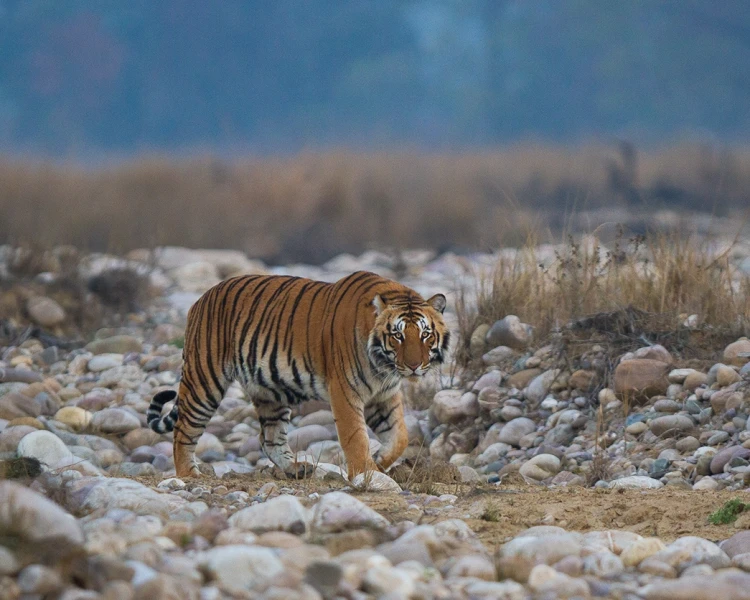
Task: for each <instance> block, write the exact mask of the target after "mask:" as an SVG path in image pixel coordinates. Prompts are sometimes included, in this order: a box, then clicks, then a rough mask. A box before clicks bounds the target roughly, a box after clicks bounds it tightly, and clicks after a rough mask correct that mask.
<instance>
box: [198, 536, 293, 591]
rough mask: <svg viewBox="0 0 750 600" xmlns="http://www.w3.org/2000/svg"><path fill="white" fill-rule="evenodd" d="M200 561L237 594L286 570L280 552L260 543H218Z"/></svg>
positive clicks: (215, 577) (209, 571) (213, 575)
mask: <svg viewBox="0 0 750 600" xmlns="http://www.w3.org/2000/svg"><path fill="white" fill-rule="evenodd" d="M197 562H198V564H199V566H200V567H201V568H202V569H204V570H205V571H206V572H207V573H208V574H209V575H210V576H211V578H212V579H213V580H215V581H216V582H218V583H219V584H220V585H221V587H222V588H224V589H225V590H227V591H228V592H230V593H235V594H240V593H243V592H247V591H249V590H252V589H253V588H254V587H256V586H259V585H261V584H263V583H265V582H268V581H270V580H272V579H273V578H274V577H277V576H278V575H281V574H282V573H283V571H284V565H283V563H282V562H281V560H279V558H277V556H276V553H275V552H274V551H273V550H271V549H270V548H263V547H260V546H238V545H235V546H217V547H215V548H212V549H211V550H208V551H207V552H204V553H203V555H201V556H200V557H199V558H198V561H197Z"/></svg>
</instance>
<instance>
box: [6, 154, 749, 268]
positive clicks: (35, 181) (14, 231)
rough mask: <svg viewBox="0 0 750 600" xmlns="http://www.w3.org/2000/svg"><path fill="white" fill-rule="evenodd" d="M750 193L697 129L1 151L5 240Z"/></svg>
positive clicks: (165, 234)
mask: <svg viewBox="0 0 750 600" xmlns="http://www.w3.org/2000/svg"><path fill="white" fill-rule="evenodd" d="M748 206H750V150H748V149H734V150H717V149H715V148H711V147H708V146H700V145H690V144H682V145H675V146H672V147H669V148H667V149H664V150H660V151H650V152H639V151H637V150H636V149H635V148H633V147H632V146H631V145H628V144H620V145H619V146H604V145H595V144H589V145H583V146H580V147H577V148H570V147H557V146H550V145H539V144H527V145H517V146H513V147H509V148H506V149H503V150H497V151H487V152H475V153H463V154H455V155H448V154H445V155H430V154H424V153H421V154H420V153H415V152H408V151H403V152H391V153H382V154H357V153H351V152H344V151H339V152H328V153H303V154H300V155H297V156H294V157H289V158H242V159H238V160H219V159H216V158H211V157H206V158H190V159H187V158H186V159H174V158H165V157H141V158H137V159H132V160H130V161H128V162H124V163H123V162H120V163H115V164H111V165H109V164H104V165H101V166H97V167H82V166H80V165H75V164H67V163H64V162H56V163H45V162H33V161H28V160H19V159H11V158H5V159H0V215H2V218H0V243H6V242H10V243H13V244H36V245H40V246H43V247H49V246H52V245H57V244H74V245H76V246H77V247H79V248H82V249H86V250H110V251H115V252H124V251H127V250H130V249H133V248H139V247H153V246H157V245H180V246H188V247H209V248H235V249H240V250H243V251H245V252H247V253H248V254H250V255H251V256H254V257H259V258H264V259H266V260H269V261H274V262H289V261H298V260H304V261H306V262H321V261H324V260H326V259H328V258H330V257H331V256H333V255H335V254H337V253H339V252H354V253H356V252H361V251H363V250H365V249H367V248H380V249H394V248H395V249H397V248H418V247H429V248H437V249H458V250H470V249H488V248H495V247H497V246H514V245H520V244H523V243H524V242H525V241H526V240H527V238H528V235H529V233H530V232H535V235H536V236H537V238H538V241H547V240H550V239H554V238H557V239H559V235H560V232H562V231H568V232H572V233H575V232H576V231H581V230H586V229H588V230H591V229H593V228H595V227H596V226H597V225H598V224H599V223H600V222H601V221H602V220H606V215H607V214H608V213H607V211H612V210H616V209H619V210H620V211H622V210H626V211H628V213H629V214H631V215H635V219H636V225H635V228H636V230H638V229H639V227H640V229H643V228H644V227H645V226H646V225H647V223H648V215H649V214H651V213H653V211H654V210H657V209H660V208H668V209H674V210H678V211H700V212H704V213H707V214H711V215H717V216H732V215H735V214H739V213H741V212H742V211H743V210H745V209H746V208H747V207H748ZM571 215H575V216H571ZM639 218H640V221H638V219H639ZM638 222H639V223H640V224H641V225H640V226H638V224H637V223H638ZM631 224H632V223H631Z"/></svg>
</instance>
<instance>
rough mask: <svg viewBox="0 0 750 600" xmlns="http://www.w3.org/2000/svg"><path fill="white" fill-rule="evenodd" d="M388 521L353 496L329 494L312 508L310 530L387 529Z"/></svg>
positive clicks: (328, 531) (324, 531) (317, 531)
mask: <svg viewBox="0 0 750 600" xmlns="http://www.w3.org/2000/svg"><path fill="white" fill-rule="evenodd" d="M388 525H389V523H388V520H387V519H386V518H385V517H383V516H382V515H381V514H379V513H377V512H376V511H374V510H373V509H372V508H370V507H369V506H367V505H366V504H365V503H364V502H361V501H360V500H358V499H357V498H355V497H354V496H350V495H349V494H346V493H344V492H329V493H328V494H325V495H324V496H323V497H322V498H321V499H320V501H319V502H318V503H317V504H316V505H315V506H314V507H313V517H312V530H313V531H315V532H316V533H336V532H339V531H345V530H347V529H359V528H363V527H364V528H372V529H384V528H385V527H388Z"/></svg>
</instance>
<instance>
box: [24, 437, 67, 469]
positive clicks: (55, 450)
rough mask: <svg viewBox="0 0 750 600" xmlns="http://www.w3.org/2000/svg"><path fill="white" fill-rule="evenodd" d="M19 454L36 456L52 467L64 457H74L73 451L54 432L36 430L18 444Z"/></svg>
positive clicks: (30, 456)
mask: <svg viewBox="0 0 750 600" xmlns="http://www.w3.org/2000/svg"><path fill="white" fill-rule="evenodd" d="M18 456H24V457H26V458H36V459H37V460H38V461H39V462H40V463H42V464H43V465H45V466H46V467H47V468H52V467H53V466H54V465H56V464H57V463H59V462H60V461H61V460H63V459H65V458H72V457H73V453H72V452H71V451H70V450H69V449H68V447H67V446H66V445H65V444H64V443H63V441H62V440H61V439H60V438H59V437H57V436H56V435H55V434H54V433H50V432H49V431H34V432H32V433H29V434H28V435H26V436H24V437H23V439H22V440H21V441H20V443H19V444H18Z"/></svg>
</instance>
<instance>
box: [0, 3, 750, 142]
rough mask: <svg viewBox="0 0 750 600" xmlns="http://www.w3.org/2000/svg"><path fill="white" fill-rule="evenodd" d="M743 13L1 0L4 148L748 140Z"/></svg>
mask: <svg viewBox="0 0 750 600" xmlns="http://www.w3.org/2000/svg"><path fill="white" fill-rule="evenodd" d="M748 64H750V4H749V3H748V2H747V0H721V1H720V2H708V1H706V0H627V1H622V0H564V1H563V0H534V1H533V2H531V1H529V0H377V1H372V0H306V1H303V0H286V1H272V0H248V1H245V0H222V1H220V2H207V1H206V0H160V1H158V2H154V1H153V0H127V1H126V2H123V1H122V0H65V1H55V0H0V149H2V150H6V151H8V150H12V151H22V152H30V153H43V154H47V155H53V156H55V155H56V156H89V157H91V156H93V155H94V153H96V152H101V151H105V152H108V153H132V152H136V151H143V150H160V151H161V150H176V149H185V148H190V149H201V148H206V149H211V150H216V149H223V150H227V151H233V150H250V151H262V152H290V151H296V150H299V149H300V148H304V147H309V146H320V145H326V146H330V145H337V144H347V145H353V146H356V147H362V148H369V149H373V148H375V149H378V148H384V147H389V146H392V145H394V144H398V145H404V144H411V145H414V146H418V147H427V148H435V149H440V150H450V149H453V148H458V147H466V146H486V145H492V144H496V143H504V142H509V141H513V140H516V139H518V138H520V137H528V136H536V137H543V138H545V139H552V140H557V141H569V140H572V139H580V138H584V137H587V136H591V135H600V134H604V135H627V136H631V137H633V138H635V139H643V140H647V141H651V142H654V141H656V142H658V141H660V140H661V139H662V138H663V137H666V136H675V135H680V134H683V133H685V132H688V133H693V134H698V135H701V136H704V137H705V136H710V137H713V138H714V139H718V140H722V141H730V142H732V141H740V140H742V139H744V138H745V137H746V136H747V135H748V134H749V133H750V102H748V100H749V99H750V69H748V68H747V65H748Z"/></svg>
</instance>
